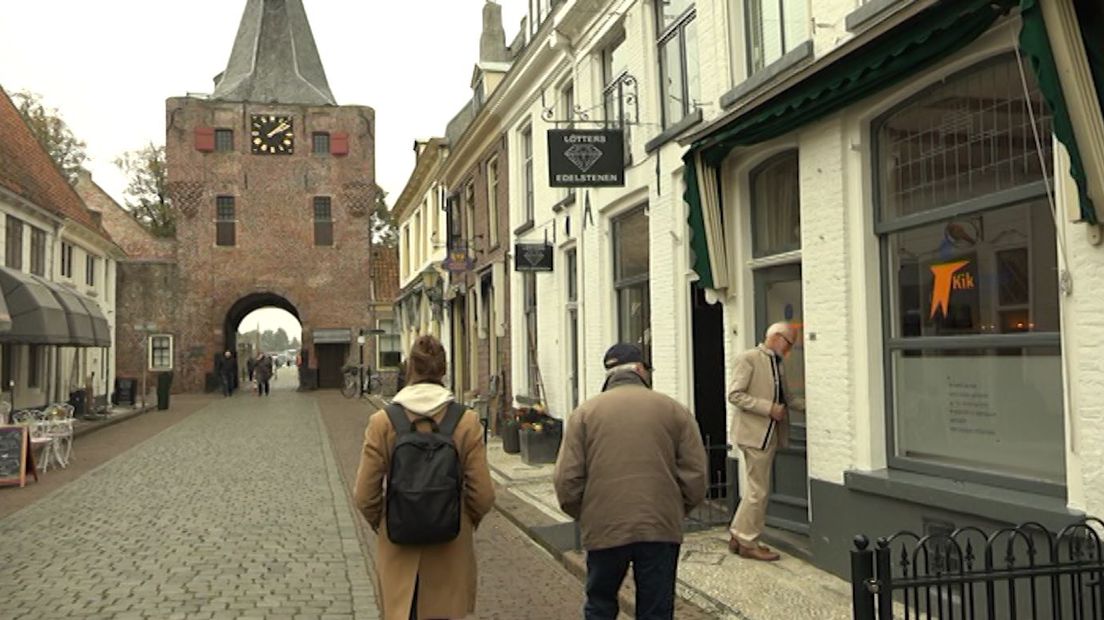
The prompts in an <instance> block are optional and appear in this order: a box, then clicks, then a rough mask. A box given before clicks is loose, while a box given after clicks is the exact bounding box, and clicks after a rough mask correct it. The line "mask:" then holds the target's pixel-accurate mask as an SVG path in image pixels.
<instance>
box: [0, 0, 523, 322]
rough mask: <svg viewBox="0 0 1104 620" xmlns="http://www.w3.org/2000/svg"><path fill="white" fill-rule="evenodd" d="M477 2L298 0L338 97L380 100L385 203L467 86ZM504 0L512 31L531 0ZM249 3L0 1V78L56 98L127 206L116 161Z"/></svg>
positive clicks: (157, 125)
mask: <svg viewBox="0 0 1104 620" xmlns="http://www.w3.org/2000/svg"><path fill="white" fill-rule="evenodd" d="M484 2H485V0H390V1H383V0H304V5H305V6H306V9H307V15H308V17H309V18H310V21H311V27H312V29H313V31H314V38H315V41H316V42H317V44H318V51H319V54H320V55H321V57H322V63H323V64H324V65H325V67H326V77H327V78H328V79H329V83H330V88H331V90H332V91H333V93H334V97H335V98H336V99H337V102H338V104H357V105H368V106H372V107H373V108H375V110H376V123H377V125H376V176H377V182H378V183H379V184H380V185H381V186H382V187H383V189H384V190H385V191H386V192H387V193H388V201H389V202H391V201H393V200H394V199H395V198H397V197H398V195H399V193H400V192H402V188H403V186H404V185H405V183H406V179H407V177H408V176H409V174H410V172H411V170H413V168H414V153H413V151H412V147H413V143H414V140H415V139H424V138H428V137H432V136H439V135H443V134H444V131H445V125H446V124H447V122H448V121H449V119H451V118H452V117H453V115H455V114H456V112H457V111H458V110H459V109H460V106H461V105H463V104H464V102H465V101H467V100H468V99H469V98H470V97H471V88H470V83H471V74H472V68H473V67H474V65H475V62H476V61H477V57H478V54H479V34H480V31H481V29H482V10H481V9H482V6H483V4H484ZM499 4H501V5H502V7H503V21H504V22H505V27H506V38H507V42H509V41H512V40H513V38H514V36H515V35H516V34H517V32H518V24H519V22H520V20H521V18H522V17H523V16H524V13H525V6H526V2H525V0H500V1H499ZM244 8H245V0H187V1H186V2H170V1H168V0H93V1H88V0H0V86H3V88H4V89H5V90H6V91H8V93H15V92H19V91H22V90H30V91H32V92H35V93H38V94H40V95H42V96H43V98H44V100H45V103H46V104H47V105H48V106H50V107H56V108H58V109H59V110H60V111H61V113H62V117H63V118H64V119H65V121H66V122H67V123H68V124H69V126H70V128H72V130H73V132H74V133H75V134H76V135H77V137H78V138H80V139H82V140H84V141H85V142H86V143H87V144H88V155H89V159H90V161H89V162H88V163H87V164H86V166H87V167H88V168H89V169H90V170H91V171H92V175H93V178H94V179H95V180H96V182H97V183H99V184H100V185H101V186H102V187H103V188H104V189H105V190H106V191H107V192H108V193H109V194H111V195H112V196H113V197H114V198H115V199H116V200H118V201H119V202H120V203H122V202H123V200H124V196H123V190H124V189H125V187H126V179H125V177H124V176H123V175H122V174H121V173H120V172H119V170H118V169H117V168H116V167H115V165H114V164H113V161H114V160H115V158H116V157H117V156H118V155H120V154H121V153H123V152H125V151H128V150H132V149H137V148H141V147H142V146H144V145H145V144H148V143H149V142H153V143H155V144H158V145H160V144H164V141H165V100H166V99H167V98H169V97H176V96H182V95H186V94H188V93H210V92H211V90H212V88H213V78H214V76H215V75H216V74H218V73H219V72H221V71H222V70H224V69H225V68H226V62H227V60H229V58H230V49H231V48H232V47H233V42H234V35H235V34H236V32H237V29H238V23H239V22H240V20H241V16H242V10H243V9H244ZM2 139H3V136H0V140H2ZM281 324H282V323H281ZM288 327H290V325H288V326H286V327H285V329H287V328H288Z"/></svg>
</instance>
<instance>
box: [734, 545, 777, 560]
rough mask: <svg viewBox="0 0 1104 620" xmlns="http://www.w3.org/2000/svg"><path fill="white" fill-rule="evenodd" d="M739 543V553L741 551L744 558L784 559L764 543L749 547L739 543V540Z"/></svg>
mask: <svg viewBox="0 0 1104 620" xmlns="http://www.w3.org/2000/svg"><path fill="white" fill-rule="evenodd" d="M737 545H738V547H739V548H738V550H737V553H739V554H740V557H742V558H747V559H749V560H759V561H760V562H776V561H778V560H780V559H782V556H780V555H778V554H777V553H775V552H774V551H771V550H770V549H769V548H767V547H765V546H763V545H757V546H755V547H748V546H747V545H742V544H739V542H737Z"/></svg>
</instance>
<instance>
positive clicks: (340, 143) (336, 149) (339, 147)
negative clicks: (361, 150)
mask: <svg viewBox="0 0 1104 620" xmlns="http://www.w3.org/2000/svg"><path fill="white" fill-rule="evenodd" d="M348 154H349V134H347V133H332V134H330V155H334V156H336V157H344V156H346V155H348Z"/></svg>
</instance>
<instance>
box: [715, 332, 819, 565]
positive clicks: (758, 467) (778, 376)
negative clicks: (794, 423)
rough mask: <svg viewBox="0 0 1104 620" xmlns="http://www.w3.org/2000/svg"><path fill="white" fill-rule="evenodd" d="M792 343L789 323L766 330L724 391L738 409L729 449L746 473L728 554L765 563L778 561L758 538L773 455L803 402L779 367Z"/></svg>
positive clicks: (741, 360)
mask: <svg viewBox="0 0 1104 620" xmlns="http://www.w3.org/2000/svg"><path fill="white" fill-rule="evenodd" d="M796 338H797V331H796V330H795V329H794V328H793V327H792V326H791V325H790V324H789V323H775V324H774V325H771V326H770V327H769V328H767V333H766V336H765V337H764V339H763V343H762V344H760V345H759V346H757V347H756V348H754V349H751V350H750V351H746V352H744V353H742V354H741V355H740V356H739V357H738V358H737V359H736V365H735V372H734V374H733V378H732V383H731V384H730V385H729V388H728V402H730V403H732V404H733V405H736V408H737V409H736V416H735V420H733V424H732V443H733V444H735V445H736V446H737V447H738V448H739V449H740V454H741V456H742V458H743V461H744V467H745V469H746V471H747V484H745V485H744V488H743V489H741V491H742V492H741V494H740V495H741V497H740V507H739V508H738V509H737V510H736V516H734V517H733V519H732V524H731V526H730V527H729V534H730V535H731V537H730V538H729V542H728V548H729V550H730V551H731V552H732V553H737V554H739V555H740V557H744V558H749V559H752V560H761V561H766V562H770V561H774V560H777V559H779V557H780V556H779V555H778V554H777V553H775V552H774V551H772V550H770V549H769V548H767V547H766V546H765V545H763V544H762V543H760V542H759V537H760V536H761V535H762V533H763V528H764V526H765V523H766V516H767V496H768V495H769V494H770V484H771V480H770V476H771V466H772V464H773V462H774V454H775V451H776V450H777V449H778V448H779V447H782V446H785V445H786V443H787V441H788V440H789V432H790V421H789V415H788V413H789V411H790V410H791V409H794V410H798V411H804V410H805V401H804V400H803V399H800V398H795V397H793V396H791V395H790V389H789V386H788V385H787V381H786V375H785V372H784V370H783V365H782V361H783V359H785V357H786V356H787V355H788V354H789V352H790V350H791V349H792V348H793V345H794V340H795V339H796Z"/></svg>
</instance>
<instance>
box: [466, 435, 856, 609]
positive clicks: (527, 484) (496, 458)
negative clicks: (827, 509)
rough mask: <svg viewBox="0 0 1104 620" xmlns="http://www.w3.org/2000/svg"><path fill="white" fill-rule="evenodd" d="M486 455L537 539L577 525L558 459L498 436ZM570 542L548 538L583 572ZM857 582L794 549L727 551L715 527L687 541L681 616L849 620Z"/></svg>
mask: <svg viewBox="0 0 1104 620" xmlns="http://www.w3.org/2000/svg"><path fill="white" fill-rule="evenodd" d="M487 454H488V459H489V460H490V463H491V469H492V472H493V473H494V475H495V478H496V482H498V483H499V484H500V485H501V486H502V488H503V489H504V490H505V491H506V493H507V495H506V497H503V496H502V495H501V494H500V497H499V502H498V507H499V509H500V510H503V511H504V512H505V513H508V515H509V517H510V518H511V520H513V521H515V522H516V523H518V525H519V527H521V528H522V529H524V530H526V531H527V532H529V533H530V534H531V535H532V536H534V537H535V538H537V539H540V538H541V537H542V535H543V534H544V533H546V532H549V531H555V530H556V529H559V530H563V529H564V528H567V527H570V526H569V525H568V524H570V522H571V519H570V517H568V516H567V515H565V514H564V513H563V512H561V511H560V510H559V507H558V504H557V502H556V495H555V490H554V489H553V487H552V470H553V466H552V465H536V466H531V465H526V464H525V463H523V462H522V461H521V456H520V455H514V454H506V453H505V452H504V451H503V450H502V443H501V441H500V440H498V439H492V440H491V442H490V445H489V446H488V448H487ZM561 538H562V537H561ZM565 542H568V543H569V542H570V541H564V540H562V539H561V540H558V541H557V540H546V541H543V544H545V545H546V546H548V547H554V546H555V545H556V544H560V549H561V551H560V552H559V553H560V556H561V558H562V561H563V562H564V564H565V565H566V566H568V567H569V569H570V570H572V572H574V573H575V574H577V575H580V576H584V575H585V574H586V561H585V554H584V553H582V552H579V551H574V550H572V549H570V548H565V546H564V544H563V543H565ZM553 552H555V550H554V549H553ZM850 588H851V586H850V584H848V583H847V582H845V581H843V580H841V579H839V578H837V577H835V576H834V575H831V574H829V573H826V572H824V571H821V570H819V569H817V568H815V567H813V566H812V565H810V564H809V563H807V562H805V561H803V560H800V559H798V558H795V557H792V556H789V555H787V554H783V558H782V560H781V561H779V562H770V563H764V562H755V561H752V560H745V559H743V558H740V557H738V556H735V555H733V554H731V553H729V551H728V531H727V530H726V529H725V528H723V527H721V528H713V529H710V530H706V531H703V532H696V533H693V534H689V535H687V536H686V539H685V541H684V542H683V545H682V559H681V561H680V563H679V577H678V593H679V596H680V598H681V599H682V600H681V601H680V607H679V608H677V610H676V613H675V617H676V618H678V619H679V620H683V619H684V618H685V619H690V618H703V619H705V618H725V619H739V620H774V619H778V620H793V619H797V618H801V619H802V620H804V619H817V620H820V619H824V620H849V619H850V618H851V589H850ZM632 597H633V588H632V584H631V583H630V580H626V583H625V586H624V588H623V590H622V593H621V598H622V606H623V608H624V609H628V610H631V609H632V606H631V605H632ZM703 610H704V611H703Z"/></svg>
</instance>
